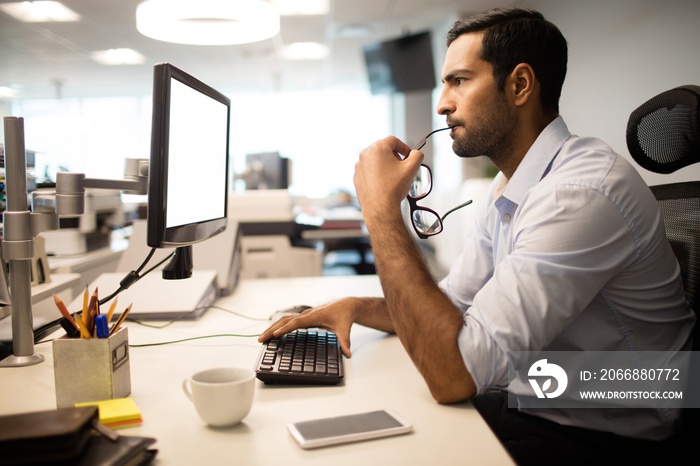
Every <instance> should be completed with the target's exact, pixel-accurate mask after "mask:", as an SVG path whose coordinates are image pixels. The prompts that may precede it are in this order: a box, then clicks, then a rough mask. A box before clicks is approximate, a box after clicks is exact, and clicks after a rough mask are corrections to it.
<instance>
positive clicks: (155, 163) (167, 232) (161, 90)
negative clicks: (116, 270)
mask: <svg viewBox="0 0 700 466" xmlns="http://www.w3.org/2000/svg"><path fill="white" fill-rule="evenodd" d="M172 79H176V80H178V81H180V82H181V83H183V84H185V85H186V86H188V87H190V88H192V89H194V90H196V91H198V92H200V93H202V94H204V95H206V96H208V97H210V98H212V99H214V100H216V101H218V102H221V103H222V104H224V105H226V108H227V122H226V170H225V172H224V173H223V174H220V173H212V175H219V176H222V177H223V178H224V183H225V193H226V194H227V193H228V189H229V184H228V171H229V163H230V161H229V143H230V137H231V128H230V125H231V101H230V99H229V98H228V97H226V96H225V95H223V94H222V93H220V92H219V91H217V90H216V89H214V88H212V87H211V86H209V85H207V84H205V83H203V82H202V81H200V80H199V79H197V78H195V77H194V76H192V75H190V74H189V73H186V72H185V71H183V70H181V69H179V68H177V67H175V66H174V65H172V64H170V63H158V64H156V65H155V66H154V69H153V115H152V125H151V156H150V164H149V176H148V213H147V235H146V240H147V241H146V242H147V244H148V246H150V247H154V248H172V247H182V246H188V245H192V244H195V243H198V242H200V241H204V240H206V239H208V238H211V237H212V236H215V235H217V234H219V233H221V232H223V231H224V230H225V229H226V225H227V220H228V218H227V212H228V199H227V198H228V196H227V195H226V196H225V197H226V199H225V200H224V213H223V216H222V217H219V218H213V219H209V220H205V221H201V222H197V223H189V224H185V225H178V226H174V227H170V228H168V227H166V225H167V223H166V220H167V218H166V215H167V198H168V189H169V186H168V166H167V161H168V155H169V145H168V142H169V132H170V95H171V82H172V81H171V80H172ZM180 189H183V188H182V187H180Z"/></svg>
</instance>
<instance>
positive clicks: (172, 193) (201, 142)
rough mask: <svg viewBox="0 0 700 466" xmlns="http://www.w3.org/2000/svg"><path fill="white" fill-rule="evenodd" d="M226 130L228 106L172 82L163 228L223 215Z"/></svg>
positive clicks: (173, 80)
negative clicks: (166, 190)
mask: <svg viewBox="0 0 700 466" xmlns="http://www.w3.org/2000/svg"><path fill="white" fill-rule="evenodd" d="M227 125H228V111H227V107H226V105H224V104H223V103H221V102H219V101H217V100H214V99H212V98H210V97H207V96H205V95H204V94H201V93H199V92H197V91H195V90H194V89H192V88H191V87H189V86H187V85H185V84H183V83H181V82H180V81H178V80H176V79H173V78H171V88H170V137H169V142H168V197H167V202H166V215H165V219H166V220H165V226H166V227H167V228H171V227H175V226H179V225H185V224H189V223H197V222H202V221H205V220H210V219H215V218H222V217H223V216H224V215H225V213H226V212H225V209H226V176H227V173H226V154H227V147H226V143H227V141H226V134H227V129H228V128H227Z"/></svg>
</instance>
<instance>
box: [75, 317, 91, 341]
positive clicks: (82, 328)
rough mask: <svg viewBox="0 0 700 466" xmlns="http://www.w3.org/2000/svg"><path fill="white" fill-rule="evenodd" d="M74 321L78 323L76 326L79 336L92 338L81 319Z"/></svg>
mask: <svg viewBox="0 0 700 466" xmlns="http://www.w3.org/2000/svg"><path fill="white" fill-rule="evenodd" d="M75 323H76V324H78V328H79V329H80V338H92V334H91V333H90V331H89V330H88V328H87V327H86V326H85V324H84V323H83V321H82V320H81V319H78V320H76V321H75Z"/></svg>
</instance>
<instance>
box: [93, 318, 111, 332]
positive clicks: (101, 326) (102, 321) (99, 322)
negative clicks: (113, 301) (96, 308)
mask: <svg viewBox="0 0 700 466" xmlns="http://www.w3.org/2000/svg"><path fill="white" fill-rule="evenodd" d="M95 334H96V335H97V338H108V337H109V325H108V324H107V316H106V315H104V314H97V315H96V316H95Z"/></svg>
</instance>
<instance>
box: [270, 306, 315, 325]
mask: <svg viewBox="0 0 700 466" xmlns="http://www.w3.org/2000/svg"><path fill="white" fill-rule="evenodd" d="M307 309H311V306H305V305H301V306H293V307H290V308H289V309H283V310H281V311H277V312H275V313H274V314H272V315H271V316H270V320H273V321H274V320H277V319H279V318H280V317H283V316H288V315H294V314H301V313H302V312H304V311H305V310H307Z"/></svg>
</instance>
